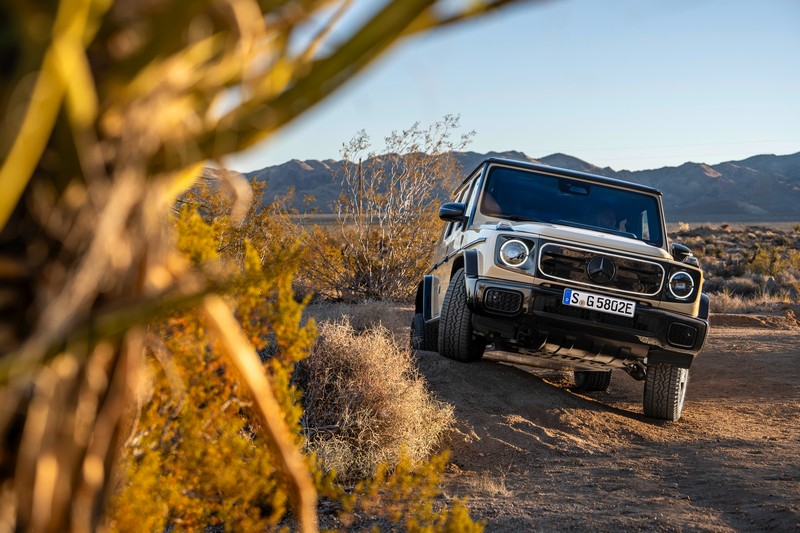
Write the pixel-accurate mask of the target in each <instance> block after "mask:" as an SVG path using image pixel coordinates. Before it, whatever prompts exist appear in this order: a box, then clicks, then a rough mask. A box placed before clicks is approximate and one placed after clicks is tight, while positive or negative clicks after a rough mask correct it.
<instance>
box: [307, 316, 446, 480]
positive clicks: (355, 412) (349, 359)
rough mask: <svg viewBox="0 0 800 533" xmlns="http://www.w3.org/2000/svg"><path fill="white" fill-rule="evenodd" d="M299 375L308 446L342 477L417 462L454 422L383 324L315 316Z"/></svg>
mask: <svg viewBox="0 0 800 533" xmlns="http://www.w3.org/2000/svg"><path fill="white" fill-rule="evenodd" d="M300 382H301V384H302V387H303V390H304V395H305V396H304V405H305V415H304V420H303V426H304V431H305V432H306V434H307V446H308V448H309V449H310V450H311V451H313V452H314V453H315V454H316V455H317V457H318V458H319V460H320V461H321V463H322V465H323V467H324V468H325V469H326V470H328V471H335V472H336V474H337V475H338V476H339V478H340V479H353V478H360V477H364V476H369V475H373V474H375V473H376V472H377V471H378V469H379V467H380V466H381V465H389V466H390V467H393V466H396V465H397V464H399V462H400V459H401V457H407V458H408V459H409V460H411V461H412V462H413V463H417V462H419V461H423V460H425V459H427V458H428V457H429V456H430V455H431V453H432V452H433V451H434V450H435V449H436V448H437V446H438V445H439V444H440V443H441V441H442V439H443V437H444V435H445V434H446V431H447V430H448V428H449V427H450V425H451V423H452V419H453V412H452V407H451V406H449V405H447V404H444V403H442V402H439V401H436V400H434V399H433V398H432V397H431V395H430V393H429V392H428V391H427V389H426V386H425V382H424V380H423V379H422V377H421V376H420V375H419V374H418V372H417V371H416V369H415V367H414V364H413V361H412V359H411V353H410V351H409V350H408V349H406V348H403V347H401V346H400V345H399V344H398V343H397V342H396V341H395V340H394V338H393V337H392V336H391V335H390V334H389V332H388V330H387V329H386V328H384V327H382V326H375V327H372V328H370V329H367V330H366V331H363V332H361V333H357V332H356V331H355V330H354V329H353V327H352V325H351V324H350V323H349V321H348V320H347V319H346V318H345V319H343V320H341V321H338V322H323V323H321V324H320V326H319V338H318V339H317V344H316V346H315V347H314V349H313V350H312V354H311V356H310V357H308V358H307V359H306V360H305V361H303V363H302V365H301V380H300Z"/></svg>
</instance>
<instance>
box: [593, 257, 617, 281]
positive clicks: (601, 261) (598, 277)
mask: <svg viewBox="0 0 800 533" xmlns="http://www.w3.org/2000/svg"><path fill="white" fill-rule="evenodd" d="M586 273H587V274H588V275H589V279H590V280H592V281H594V282H595V283H608V282H609V281H611V280H612V279H614V276H615V275H616V274H617V266H616V265H615V264H614V262H613V261H612V260H611V259H609V258H608V257H605V256H603V255H598V256H595V257H593V258H592V260H591V261H589V264H587V265H586Z"/></svg>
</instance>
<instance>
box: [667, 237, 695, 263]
mask: <svg viewBox="0 0 800 533" xmlns="http://www.w3.org/2000/svg"><path fill="white" fill-rule="evenodd" d="M670 252H671V253H672V258H673V259H675V261H678V262H680V263H687V264H689V265H694V266H697V265H698V263H697V258H696V257H695V256H694V255H692V251H691V250H690V249H689V248H687V247H686V246H684V245H682V244H678V243H677V242H673V243H672V244H671V245H670Z"/></svg>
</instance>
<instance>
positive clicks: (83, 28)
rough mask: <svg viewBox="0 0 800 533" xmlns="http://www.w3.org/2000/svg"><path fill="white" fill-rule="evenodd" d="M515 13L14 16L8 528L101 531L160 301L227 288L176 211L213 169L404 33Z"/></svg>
mask: <svg viewBox="0 0 800 533" xmlns="http://www.w3.org/2000/svg"><path fill="white" fill-rule="evenodd" d="M505 3H507V0H505V1H503V0H498V1H491V0H486V1H483V2H481V1H478V2H471V3H469V7H468V8H462V7H456V8H455V9H454V8H452V7H450V9H449V11H442V10H440V9H439V8H440V7H441V6H439V2H436V1H435V0H392V1H387V2H386V3H385V5H384V6H383V7H382V8H381V9H379V10H378V11H377V12H376V13H375V14H374V15H373V16H371V17H370V18H368V19H367V20H366V21H365V22H363V23H361V24H353V25H348V26H347V27H346V28H344V30H346V33H345V34H344V35H343V34H341V33H337V32H331V31H329V30H328V29H326V28H325V26H326V24H327V25H328V26H332V25H334V24H336V20H337V19H338V18H339V17H340V16H342V13H343V12H344V11H346V10H347V7H348V5H349V1H348V0H344V1H332V0H294V1H280V2H266V1H261V2H256V1H254V0H221V1H213V2H212V1H207V0H203V1H188V0H155V1H152V2H135V1H129V0H118V1H113V2H109V1H108V0H63V1H61V2H59V3H38V2H29V1H27V0H10V1H9V2H4V3H3V4H2V5H0V30H2V35H3V36H4V38H3V39H2V40H1V41H0V58H2V61H3V70H2V72H0V109H3V110H4V116H3V119H2V127H0V154H1V155H2V156H1V157H0V161H2V163H0V190H2V191H3V194H2V195H0V367H2V369H3V370H2V374H1V375H0V439H2V454H0V530H7V529H19V530H22V529H31V530H36V531H64V530H75V531H86V530H93V529H96V528H97V527H98V526H99V525H100V524H102V522H103V514H104V498H105V494H106V492H107V489H108V487H109V483H110V479H111V476H110V472H111V469H112V466H113V464H114V462H115V458H116V455H117V450H118V446H119V443H120V440H121V439H123V438H124V437H125V435H126V431H125V429H124V427H123V426H124V422H123V418H122V413H123V407H124V406H125V405H133V404H134V403H135V402H134V398H135V397H136V394H135V391H136V390H138V387H139V381H140V377H139V369H140V367H141V364H140V362H141V359H142V353H143V352H144V349H145V341H144V340H143V339H145V338H146V335H145V334H144V332H143V329H142V328H143V327H144V325H145V324H146V323H147V322H148V321H149V320H150V319H152V312H151V311H152V307H151V305H150V304H151V303H152V302H156V301H158V300H159V299H163V298H164V296H165V295H168V294H175V293H176V291H179V292H180V291H183V292H182V294H183V298H185V299H186V301H189V300H191V299H192V298H193V297H194V296H197V297H198V298H199V297H200V296H201V295H202V293H204V292H205V291H206V290H207V288H208V287H209V286H214V284H223V285H224V283H225V276H221V275H219V273H215V272H213V271H200V272H198V271H192V270H191V269H189V268H188V267H187V266H186V264H185V261H184V260H183V259H181V258H180V256H179V254H178V253H177V252H176V249H175V243H174V240H175V239H174V233H173V229H172V221H171V220H170V216H171V213H172V210H173V206H174V202H175V198H176V196H177V194H178V193H179V192H180V191H182V190H184V189H185V188H186V187H187V186H189V185H190V184H191V183H192V181H193V180H195V179H196V178H197V176H199V174H200V168H201V167H202V165H203V164H204V163H205V162H206V161H207V160H218V159H219V158H221V157H222V156H224V155H226V154H229V153H231V152H235V151H239V150H242V149H244V148H246V147H249V146H252V145H253V144H254V143H255V142H257V141H259V140H262V139H264V138H266V137H268V136H270V135H273V134H275V133H276V132H277V131H278V130H279V129H280V128H281V127H282V126H283V125H285V124H287V123H288V122H290V121H291V120H293V119H294V118H296V117H297V116H299V115H300V114H302V113H303V112H305V111H306V110H307V109H309V108H310V107H311V106H313V105H314V104H316V103H317V102H319V101H321V100H322V99H324V98H325V97H326V96H328V95H329V94H331V93H332V92H333V91H335V90H336V89H337V88H339V87H341V86H342V85H343V84H344V83H345V82H346V81H348V80H349V79H351V78H352V77H353V76H355V75H356V74H357V73H358V72H360V71H361V70H362V69H363V68H364V67H365V66H366V65H367V64H368V63H370V62H371V61H372V60H374V59H375V58H376V57H378V55H379V54H380V53H381V52H383V51H385V50H386V49H387V48H388V47H389V46H390V45H391V43H392V42H394V41H395V40H396V39H398V38H399V37H401V36H403V35H407V34H410V33H413V32H417V31H422V30H424V29H430V28H434V27H436V26H437V25H438V24H443V23H450V22H451V21H455V20H462V19H465V18H470V17H473V16H475V15H478V14H480V13H484V12H486V11H488V10H491V9H493V8H495V7H497V6H499V5H502V4H505ZM448 4H451V3H448ZM337 7H342V10H337ZM320 21H322V29H321V30H320V29H319V25H320ZM326 21H328V22H326ZM165 28H169V30H165ZM234 188H235V187H234ZM192 276H195V277H196V279H197V280H199V281H198V283H197V284H196V285H193V284H191V283H187V280H189V279H191V278H192ZM210 301H212V302H213V300H210ZM173 303H174V302H173ZM114 313H119V314H118V315H117V316H118V317H124V320H123V321H122V322H120V323H118V324H117V326H115V327H111V328H105V327H103V326H102V324H103V320H102V319H103V318H104V317H105V318H108V317H110V316H114ZM239 349H241V350H243V349H244V348H243V347H241V346H240V347H239ZM248 386H249V387H251V388H253V387H263V383H261V384H259V383H250V384H249V385H248ZM251 392H252V394H253V396H254V397H256V396H257V395H259V394H261V393H262V388H257V389H256V390H251ZM262 411H263V409H262ZM279 435H280V431H278V432H277V433H275V434H274V435H273V437H274V440H273V441H272V444H273V445H274V446H275V447H276V450H279V451H280V454H279V455H280V457H281V461H283V463H284V464H286V465H287V469H289V470H290V471H291V472H294V475H293V476H292V477H291V479H293V480H294V482H295V483H296V487H297V491H298V492H297V498H298V500H297V501H298V502H300V505H298V506H297V509H296V510H297V511H298V512H300V511H301V510H302V512H303V513H305V514H302V515H301V522H302V523H303V524H304V525H306V526H307V527H308V528H309V529H311V528H313V523H314V522H313V519H312V517H310V516H308V513H310V512H311V511H310V508H311V507H312V506H313V504H312V503H309V502H310V501H311V499H310V497H308V498H307V497H306V496H304V495H303V494H306V493H304V492H303V490H304V489H303V487H304V485H303V483H304V482H303V479H304V476H303V475H302V474H300V473H299V471H297V470H296V469H294V467H292V466H291V465H292V461H293V459H292V457H293V454H294V453H296V452H292V451H291V450H292V448H291V447H286V446H285V443H282V442H281V438H280V436H279Z"/></svg>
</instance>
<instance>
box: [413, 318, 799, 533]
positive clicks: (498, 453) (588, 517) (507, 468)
mask: <svg viewBox="0 0 800 533" xmlns="http://www.w3.org/2000/svg"><path fill="white" fill-rule="evenodd" d="M773 322H774V321H773ZM759 323H764V324H767V325H770V324H771V322H770V321H769V320H764V321H761V322H759ZM772 325H774V324H772ZM780 325H782V326H783V325H784V324H782V323H781V324H780ZM417 358H418V364H419V368H420V371H421V373H422V374H423V375H424V376H425V377H426V379H427V380H428V383H429V385H430V388H431V389H432V390H433V391H434V392H435V394H437V395H438V396H439V398H440V399H442V400H444V401H447V402H449V403H451V404H453V406H454V407H455V414H456V417H457V425H456V428H455V429H454V430H453V432H452V435H451V441H450V443H449V446H450V448H451V449H452V455H451V464H450V466H449V471H448V474H447V476H446V483H445V492H446V494H447V495H448V497H462V498H463V497H468V498H469V500H470V507H471V508H472V510H473V515H474V516H475V517H477V518H480V519H483V520H486V522H487V531H520V530H540V531H552V530H560V531H570V530H574V531H583V530H601V531H612V530H614V531H618V530H621V529H624V530H631V529H636V530H646V531H673V530H681V531H700V530H703V531H742V530H746V531H753V530H755V531H758V530H781V531H783V530H796V529H797V528H800V497H799V496H798V495H799V494H800V466H799V465H800V429H799V427H800V328H797V327H791V325H790V327H786V328H784V329H766V328H765V327H759V328H728V327H715V328H714V329H712V333H711V336H710V339H709V342H708V344H707V347H706V349H705V351H704V352H703V353H702V354H701V355H700V357H699V358H698V359H697V360H696V362H695V364H694V365H693V367H692V370H691V381H690V384H689V389H688V393H687V399H686V406H685V409H684V413H683V418H681V420H679V421H678V422H664V421H658V420H651V419H648V418H645V417H644V416H643V415H642V407H641V397H642V383H641V382H636V381H634V380H633V379H632V378H630V377H628V376H627V375H625V374H624V373H621V372H617V371H615V372H614V376H613V379H612V384H611V387H610V388H609V390H608V391H606V392H598V393H581V394H578V393H575V392H573V391H572V390H571V386H572V380H571V375H570V374H567V373H562V372H555V371H549V370H538V369H528V368H522V367H515V366H511V365H507V364H503V363H498V362H493V361H489V360H486V358H484V360H481V361H479V362H476V363H472V364H464V363H458V362H455V361H451V360H448V359H445V358H443V357H441V356H439V355H438V354H435V353H431V352H419V353H418V357H417Z"/></svg>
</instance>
